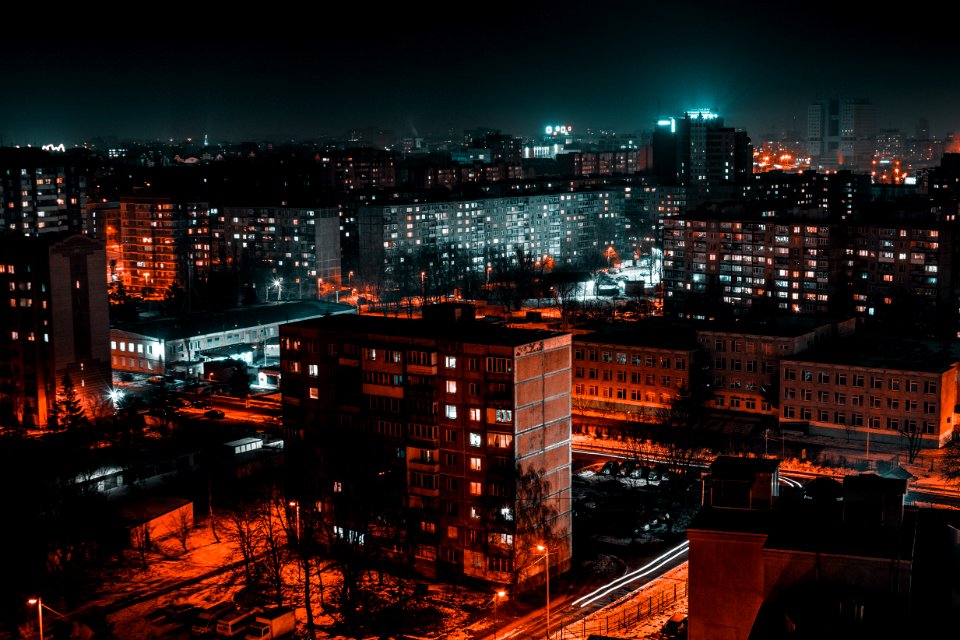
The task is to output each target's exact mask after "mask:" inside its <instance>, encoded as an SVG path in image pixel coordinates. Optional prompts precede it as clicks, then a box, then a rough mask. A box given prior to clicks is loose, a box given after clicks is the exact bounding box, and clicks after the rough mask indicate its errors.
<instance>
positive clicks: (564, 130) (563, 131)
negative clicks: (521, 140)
mask: <svg viewBox="0 0 960 640" xmlns="http://www.w3.org/2000/svg"><path fill="white" fill-rule="evenodd" d="M544 132H545V133H546V134H547V135H548V136H565V135H567V134H568V133H573V126H572V125H569V124H562V125H561V124H557V125H549V124H548V125H547V128H546V129H544Z"/></svg>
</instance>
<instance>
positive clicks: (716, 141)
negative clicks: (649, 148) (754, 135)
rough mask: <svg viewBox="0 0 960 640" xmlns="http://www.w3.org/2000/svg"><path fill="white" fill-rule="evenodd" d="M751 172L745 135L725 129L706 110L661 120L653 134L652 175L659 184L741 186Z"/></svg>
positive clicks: (750, 153)
mask: <svg viewBox="0 0 960 640" xmlns="http://www.w3.org/2000/svg"><path fill="white" fill-rule="evenodd" d="M752 170H753V150H752V147H751V146H750V138H749V137H748V136H747V134H746V132H745V131H742V130H739V129H734V128H732V127H725V126H724V124H723V119H722V118H721V117H719V116H718V115H717V114H715V113H713V112H712V111H710V110H709V109H698V110H692V111H687V112H686V113H685V114H684V115H683V116H682V117H680V118H662V119H660V120H658V121H657V128H656V129H655V130H654V134H653V172H654V175H655V176H656V177H657V178H658V180H659V181H660V183H661V184H682V185H688V186H707V185H724V184H742V183H744V182H746V181H747V180H748V178H749V176H750V174H751V172H752Z"/></svg>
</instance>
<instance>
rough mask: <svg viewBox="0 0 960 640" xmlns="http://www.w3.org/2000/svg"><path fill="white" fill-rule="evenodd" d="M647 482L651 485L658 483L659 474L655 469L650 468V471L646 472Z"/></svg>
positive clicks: (654, 485)
mask: <svg viewBox="0 0 960 640" xmlns="http://www.w3.org/2000/svg"><path fill="white" fill-rule="evenodd" d="M647 484H649V485H650V486H653V487H656V486H658V485H659V484H660V474H659V473H658V472H657V470H656V469H650V473H648V474H647Z"/></svg>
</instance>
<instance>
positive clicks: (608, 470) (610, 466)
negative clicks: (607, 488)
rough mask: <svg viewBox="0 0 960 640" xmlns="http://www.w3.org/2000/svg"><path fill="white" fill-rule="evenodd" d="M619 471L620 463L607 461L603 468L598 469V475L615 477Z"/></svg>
mask: <svg viewBox="0 0 960 640" xmlns="http://www.w3.org/2000/svg"><path fill="white" fill-rule="evenodd" d="M619 470H620V463H619V462H617V461H616V460H608V461H607V463H606V464H605V465H603V468H602V469H600V473H601V474H602V475H605V476H615V475H617V472H618V471H619Z"/></svg>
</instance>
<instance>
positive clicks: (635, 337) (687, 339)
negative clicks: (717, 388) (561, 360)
mask: <svg viewBox="0 0 960 640" xmlns="http://www.w3.org/2000/svg"><path fill="white" fill-rule="evenodd" d="M573 341H574V342H575V343H576V342H585V343H590V344H609V345H615V346H616V345H622V346H625V347H646V348H656V349H673V350H676V351H696V350H697V349H699V348H700V345H699V344H697V341H696V340H694V339H693V332H691V331H683V330H679V331H678V330H673V331H670V330H647V329H642V328H636V329H632V330H629V329H601V330H599V331H593V332H591V333H581V334H577V335H575V336H574V337H573Z"/></svg>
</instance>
